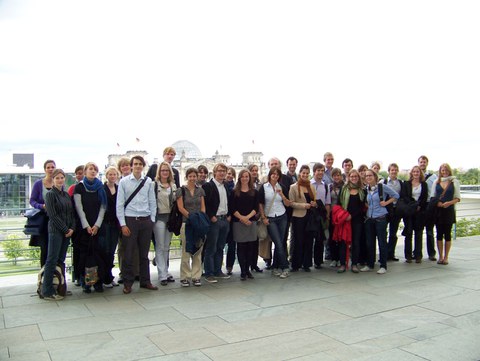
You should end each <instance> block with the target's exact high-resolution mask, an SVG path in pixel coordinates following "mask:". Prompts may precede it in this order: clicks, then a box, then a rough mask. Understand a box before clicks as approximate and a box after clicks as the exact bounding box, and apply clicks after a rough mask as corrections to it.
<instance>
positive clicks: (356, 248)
mask: <svg viewBox="0 0 480 361" xmlns="http://www.w3.org/2000/svg"><path fill="white" fill-rule="evenodd" d="M351 225H352V246H351V258H352V266H354V265H357V264H358V263H362V262H366V256H365V259H364V261H362V259H361V256H360V255H361V254H366V252H367V246H366V243H364V241H365V224H364V223H363V218H362V217H356V218H352V221H351ZM342 257H343V258H344V259H345V255H343V256H342V253H341V251H340V263H341V264H342V266H345V264H343V263H342Z"/></svg>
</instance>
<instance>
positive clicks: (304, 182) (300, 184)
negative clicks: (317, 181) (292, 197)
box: [297, 179, 315, 201]
mask: <svg viewBox="0 0 480 361" xmlns="http://www.w3.org/2000/svg"><path fill="white" fill-rule="evenodd" d="M297 183H298V196H299V197H301V196H302V194H301V192H300V187H305V188H307V190H308V195H309V196H310V200H311V201H314V200H315V196H314V195H313V191H312V183H310V181H309V180H303V179H299V180H298V182H297Z"/></svg>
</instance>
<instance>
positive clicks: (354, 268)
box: [352, 265, 359, 273]
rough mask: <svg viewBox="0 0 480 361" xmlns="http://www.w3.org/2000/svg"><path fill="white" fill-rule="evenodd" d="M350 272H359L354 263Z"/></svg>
mask: <svg viewBox="0 0 480 361" xmlns="http://www.w3.org/2000/svg"><path fill="white" fill-rule="evenodd" d="M352 272H353V273H358V272H359V270H358V267H357V266H356V265H355V266H352Z"/></svg>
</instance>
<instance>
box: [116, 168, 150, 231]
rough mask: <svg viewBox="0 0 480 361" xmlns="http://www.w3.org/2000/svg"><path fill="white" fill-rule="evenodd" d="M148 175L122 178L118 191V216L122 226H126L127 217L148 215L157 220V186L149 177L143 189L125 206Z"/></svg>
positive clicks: (131, 175)
mask: <svg viewBox="0 0 480 361" xmlns="http://www.w3.org/2000/svg"><path fill="white" fill-rule="evenodd" d="M145 177H146V176H144V175H142V176H141V177H140V178H139V179H136V178H135V176H134V175H133V174H130V175H128V176H126V177H123V178H122V179H120V183H118V193H117V218H118V221H119V222H120V226H125V225H126V222H125V217H146V216H150V218H151V220H152V222H155V216H156V212H157V201H156V199H155V186H154V184H153V182H152V180H151V179H150V177H147V179H146V181H145V184H144V185H143V187H142V189H140V191H139V192H138V193H137V194H136V195H135V197H133V199H132V200H131V201H130V203H128V205H127V208H125V206H124V205H125V202H126V201H127V199H128V198H129V197H130V195H131V194H132V193H133V192H134V191H135V189H136V188H137V187H138V186H139V184H140V183H142V181H143V179H144V178H145Z"/></svg>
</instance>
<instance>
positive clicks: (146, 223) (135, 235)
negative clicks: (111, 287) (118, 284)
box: [122, 217, 154, 286]
mask: <svg viewBox="0 0 480 361" xmlns="http://www.w3.org/2000/svg"><path fill="white" fill-rule="evenodd" d="M125 222H126V224H127V227H128V228H129V229H130V236H128V237H125V236H122V244H123V247H124V251H125V253H124V255H123V262H122V277H123V280H124V283H125V285H127V286H131V285H132V284H133V282H134V281H135V272H134V262H135V256H134V255H135V248H136V247H138V257H139V262H140V267H139V268H140V284H141V285H145V284H148V283H150V260H149V259H148V252H149V250H150V242H151V239H152V231H153V224H154V223H153V222H152V220H151V219H150V217H125Z"/></svg>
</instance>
